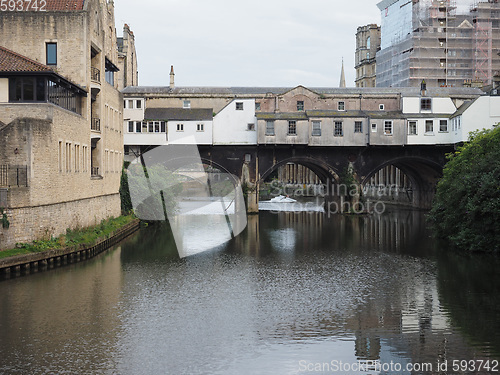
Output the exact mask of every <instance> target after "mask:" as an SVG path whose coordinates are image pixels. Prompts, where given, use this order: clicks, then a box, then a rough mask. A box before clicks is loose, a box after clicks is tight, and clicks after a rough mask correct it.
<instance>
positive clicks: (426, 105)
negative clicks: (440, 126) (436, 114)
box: [420, 98, 432, 111]
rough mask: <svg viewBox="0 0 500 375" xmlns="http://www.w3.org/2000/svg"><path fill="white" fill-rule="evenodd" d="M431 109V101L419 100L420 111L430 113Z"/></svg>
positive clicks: (429, 99)
mask: <svg viewBox="0 0 500 375" xmlns="http://www.w3.org/2000/svg"><path fill="white" fill-rule="evenodd" d="M431 109H432V99H431V98H422V99H420V110H421V111H430V110H431Z"/></svg>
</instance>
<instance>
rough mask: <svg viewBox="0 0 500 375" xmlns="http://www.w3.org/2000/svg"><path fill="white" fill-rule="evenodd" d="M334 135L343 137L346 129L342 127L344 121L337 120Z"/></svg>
mask: <svg viewBox="0 0 500 375" xmlns="http://www.w3.org/2000/svg"><path fill="white" fill-rule="evenodd" d="M333 135H334V136H335V137H342V136H343V135H344V129H343V128H342V121H335V128H334V130H333Z"/></svg>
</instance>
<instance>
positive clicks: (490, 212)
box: [429, 128, 500, 252]
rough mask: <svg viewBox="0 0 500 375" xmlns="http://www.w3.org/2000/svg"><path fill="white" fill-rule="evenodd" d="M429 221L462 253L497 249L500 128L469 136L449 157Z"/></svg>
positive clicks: (499, 232) (499, 242) (499, 240)
mask: <svg viewBox="0 0 500 375" xmlns="http://www.w3.org/2000/svg"><path fill="white" fill-rule="evenodd" d="M448 159H449V161H448V163H447V164H446V166H445V168H444V175H443V178H442V179H441V180H440V181H439V183H438V186H437V192H436V196H435V199H434V203H433V208H432V210H431V212H430V215H429V219H430V222H431V223H432V227H433V229H434V231H435V233H436V235H437V236H438V237H440V238H444V239H446V240H449V241H450V243H451V244H452V245H453V246H454V247H456V248H458V249H462V250H467V251H488V252H498V251H499V250H500V128H497V129H494V130H483V131H477V132H474V133H471V136H470V139H469V142H468V143H466V144H464V145H463V146H461V147H459V148H458V150H457V151H456V152H455V153H454V154H451V155H449V156H448Z"/></svg>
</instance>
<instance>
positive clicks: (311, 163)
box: [258, 157, 339, 185]
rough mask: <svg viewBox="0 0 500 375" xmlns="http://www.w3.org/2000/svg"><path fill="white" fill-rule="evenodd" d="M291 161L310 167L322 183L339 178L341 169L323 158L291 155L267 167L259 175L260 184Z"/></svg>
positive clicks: (328, 182) (331, 181)
mask: <svg viewBox="0 0 500 375" xmlns="http://www.w3.org/2000/svg"><path fill="white" fill-rule="evenodd" d="M289 163H293V164H299V165H303V166H304V167H306V168H308V169H310V170H311V171H312V172H313V173H314V174H316V176H318V178H319V179H320V181H321V183H323V184H325V185H327V184H331V183H333V182H335V181H338V179H339V171H338V170H337V169H336V168H334V167H332V166H330V165H328V164H327V163H325V162H324V161H323V160H320V159H313V158H310V157H289V158H285V159H282V160H279V161H277V162H276V163H274V164H273V165H272V166H268V167H267V168H265V170H264V171H263V172H262V173H261V174H260V176H259V180H258V183H259V184H260V183H262V182H264V181H265V180H266V179H267V178H268V177H269V176H270V175H271V174H272V173H273V172H274V171H276V170H277V169H278V168H280V167H282V166H284V165H287V164H289Z"/></svg>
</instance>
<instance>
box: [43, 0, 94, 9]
mask: <svg viewBox="0 0 500 375" xmlns="http://www.w3.org/2000/svg"><path fill="white" fill-rule="evenodd" d="M84 4H85V0H47V8H46V9H47V10H82V9H83V6H84Z"/></svg>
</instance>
